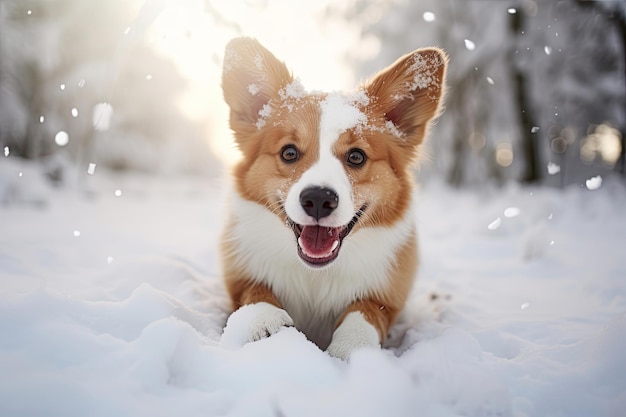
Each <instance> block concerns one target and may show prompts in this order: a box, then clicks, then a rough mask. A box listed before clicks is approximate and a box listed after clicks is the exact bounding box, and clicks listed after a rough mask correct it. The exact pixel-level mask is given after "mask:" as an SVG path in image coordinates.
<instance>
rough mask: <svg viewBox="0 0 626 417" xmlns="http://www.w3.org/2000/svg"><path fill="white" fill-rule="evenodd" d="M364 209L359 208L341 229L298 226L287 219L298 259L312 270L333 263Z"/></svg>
mask: <svg viewBox="0 0 626 417" xmlns="http://www.w3.org/2000/svg"><path fill="white" fill-rule="evenodd" d="M365 208H366V206H365V205H364V206H363V207H361V209H359V211H357V212H356V214H355V215H354V217H353V218H352V220H350V222H349V223H348V224H347V225H345V226H341V227H325V226H319V225H300V224H298V223H296V222H294V221H293V220H291V219H289V224H290V225H291V228H292V230H293V232H294V234H295V235H296V241H297V242H298V245H297V246H298V255H299V256H300V258H301V259H302V260H303V261H304V262H305V263H306V264H307V265H309V266H311V267H313V268H320V267H323V266H326V265H328V264H330V263H331V262H332V261H334V260H335V259H336V258H337V256H338V255H339V249H341V243H342V242H343V239H344V238H345V237H346V236H348V235H349V234H350V232H351V231H352V229H353V228H354V226H355V225H356V223H357V222H358V221H359V218H360V217H361V216H362V215H363V212H364V211H365Z"/></svg>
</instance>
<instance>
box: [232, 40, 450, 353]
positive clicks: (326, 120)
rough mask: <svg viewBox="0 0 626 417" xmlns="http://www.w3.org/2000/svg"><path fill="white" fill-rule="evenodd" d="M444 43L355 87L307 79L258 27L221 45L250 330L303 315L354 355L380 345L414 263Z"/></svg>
mask: <svg viewBox="0 0 626 417" xmlns="http://www.w3.org/2000/svg"><path fill="white" fill-rule="evenodd" d="M446 63H447V57H446V55H445V54H444V52H443V51H441V50H439V49H436V48H426V49H418V50H416V51H414V52H412V53H410V54H407V55H405V56H403V57H401V58H399V59H398V60H397V61H396V62H395V63H393V64H392V65H391V66H389V67H388V68H386V69H384V70H382V71H381V72H379V73H378V74H376V75H375V76H374V77H373V78H372V79H371V80H370V81H369V82H367V83H365V84H364V85H362V86H360V87H359V88H357V89H356V90H355V91H354V92H351V93H323V92H307V91H306V90H305V89H304V87H303V86H302V85H301V83H300V81H299V80H298V79H297V78H294V77H293V76H292V74H291V73H290V72H289V70H288V69H287V67H286V66H285V64H284V63H283V62H281V61H279V60H278V59H277V58H276V57H274V55H272V53H270V52H269V51H268V50H267V49H266V48H264V47H263V46H262V45H261V44H260V43H259V42H258V41H256V40H255V39H251V38H245V37H243V38H236V39H234V40H232V41H231V42H230V43H229V44H228V46H227V47H226V52H225V57H224V68H223V78H222V88H223V92H224V98H225V100H226V103H227V104H228V106H229V107H230V127H231V129H232V130H233V132H234V137H235V142H236V144H237V146H238V147H239V149H240V150H241V153H242V155H243V157H242V159H241V160H240V162H239V163H238V164H237V165H236V167H235V168H234V172H233V174H234V188H235V192H234V195H233V196H232V201H231V202H230V203H231V205H230V212H229V220H228V221H227V224H226V225H225V229H224V232H223V235H222V240H221V255H222V256H221V258H222V264H223V265H222V266H223V273H224V280H225V285H226V289H227V291H228V294H229V295H230V298H231V300H232V306H233V308H234V309H238V308H239V307H241V306H244V305H249V304H253V305H254V308H255V313H254V314H256V316H255V318H254V319H253V320H252V321H251V322H250V324H249V330H248V338H249V340H250V341H255V340H259V339H261V338H263V337H268V336H270V335H272V334H274V333H276V332H278V331H279V330H280V329H281V328H282V327H284V326H295V327H296V328H297V329H298V330H300V331H301V332H303V333H304V334H305V335H306V336H307V338H308V339H309V340H311V341H313V342H314V343H316V344H317V345H318V346H319V347H320V348H321V349H327V351H328V353H329V354H330V355H332V356H334V357H338V358H342V359H347V358H349V356H350V353H351V352H352V351H354V350H355V349H357V348H360V347H366V346H380V345H381V344H382V343H383V342H384V341H385V339H386V337H387V334H388V331H389V329H390V327H391V326H392V325H393V323H394V321H395V319H396V317H397V316H398V313H399V312H400V311H401V310H402V309H403V307H404V304H405V302H406V299H407V296H408V294H409V291H410V290H411V287H412V283H413V280H414V277H415V274H416V268H417V264H418V254H417V240H416V230H415V220H414V213H413V208H414V200H413V193H414V181H413V177H414V174H413V172H412V171H411V168H412V167H413V165H414V163H415V162H416V159H417V154H418V149H419V146H420V145H421V144H422V142H423V141H424V138H425V136H426V133H427V130H428V127H429V124H430V122H431V121H432V120H433V118H435V117H437V116H438V114H439V111H440V108H441V101H442V95H443V91H444V79H445V71H446Z"/></svg>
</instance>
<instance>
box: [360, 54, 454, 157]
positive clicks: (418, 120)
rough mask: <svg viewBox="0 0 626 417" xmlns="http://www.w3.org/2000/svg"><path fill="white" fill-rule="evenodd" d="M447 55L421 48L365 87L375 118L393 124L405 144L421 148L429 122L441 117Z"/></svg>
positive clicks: (378, 75) (400, 60) (379, 74)
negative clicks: (377, 117)
mask: <svg viewBox="0 0 626 417" xmlns="http://www.w3.org/2000/svg"><path fill="white" fill-rule="evenodd" d="M447 61H448V59H447V56H446V54H445V52H443V51H442V50H441V49H438V48H424V49H418V50H416V51H414V52H412V53H410V54H407V55H405V56H403V57H401V58H400V59H398V60H397V61H396V62H395V63H393V64H392V65H390V66H389V67H387V68H385V69H384V70H382V71H381V72H379V73H378V74H376V75H375V76H374V78H373V79H372V80H371V81H370V82H369V83H368V84H366V86H365V91H366V92H367V95H368V96H369V97H370V99H371V100H372V101H373V104H374V106H373V108H374V111H375V112H376V115H377V116H379V117H382V118H384V119H385V120H386V122H387V123H389V122H391V123H393V126H394V132H395V133H396V134H399V135H400V136H401V137H402V139H403V140H402V143H404V144H407V145H410V146H412V147H414V146H416V145H419V144H420V143H421V142H422V141H423V139H424V136H425V134H426V128H427V127H428V122H430V121H431V120H432V119H433V118H435V117H436V116H438V115H439V112H440V109H441V102H442V97H443V92H444V88H445V74H446V64H447Z"/></svg>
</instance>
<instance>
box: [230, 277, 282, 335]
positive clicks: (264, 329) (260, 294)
mask: <svg viewBox="0 0 626 417" xmlns="http://www.w3.org/2000/svg"><path fill="white" fill-rule="evenodd" d="M227 289H228V292H229V293H230V296H231V300H232V302H233V306H234V309H238V308H239V307H242V306H244V305H254V308H255V310H256V315H255V317H254V318H253V319H252V321H251V322H250V323H249V325H248V340H249V341H250V342H254V341H257V340H260V339H262V338H264V337H269V336H271V335H273V334H274V333H277V332H278V331H279V330H280V329H282V328H283V327H287V326H293V320H292V318H291V317H290V316H289V314H288V313H287V312H286V311H285V310H284V309H283V308H282V306H281V305H280V302H279V301H278V299H277V298H276V296H275V295H274V293H273V292H272V290H271V288H269V287H268V286H267V285H265V284H262V283H259V282H253V281H248V280H235V281H230V282H228V283H227Z"/></svg>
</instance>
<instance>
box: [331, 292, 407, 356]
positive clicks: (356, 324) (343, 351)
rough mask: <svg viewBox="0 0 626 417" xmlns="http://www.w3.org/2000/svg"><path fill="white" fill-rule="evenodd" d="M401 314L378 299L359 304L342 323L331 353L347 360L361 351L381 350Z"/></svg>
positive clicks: (341, 319)
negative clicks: (375, 348)
mask: <svg viewBox="0 0 626 417" xmlns="http://www.w3.org/2000/svg"><path fill="white" fill-rule="evenodd" d="M397 314H398V309H396V308H393V307H390V306H388V305H385V304H384V303H381V302H379V301H378V300H375V299H365V300H359V301H355V302H354V303H352V304H351V305H350V306H349V307H348V308H347V309H346V310H345V312H344V313H343V315H342V316H341V318H340V319H339V321H338V323H337V327H336V329H335V332H334V333H333V338H332V341H331V343H330V345H329V346H328V353H329V354H330V355H331V356H334V357H336V358H340V359H343V360H347V359H348V358H349V357H350V354H351V353H352V351H353V350H355V349H357V348H361V347H377V346H380V345H381V343H382V342H384V340H385V339H386V338H387V333H388V331H389V328H390V327H391V324H392V323H393V321H394V320H395V317H396V315H397Z"/></svg>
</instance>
